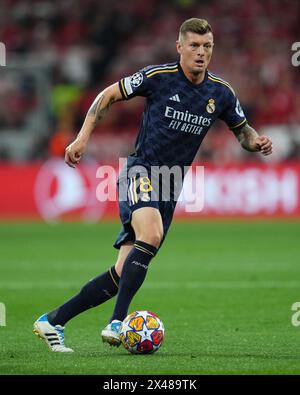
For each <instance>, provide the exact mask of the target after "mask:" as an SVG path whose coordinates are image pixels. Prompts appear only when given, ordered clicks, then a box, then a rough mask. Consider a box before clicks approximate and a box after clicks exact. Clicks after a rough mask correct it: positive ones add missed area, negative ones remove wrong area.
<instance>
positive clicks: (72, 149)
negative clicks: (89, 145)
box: [65, 139, 86, 168]
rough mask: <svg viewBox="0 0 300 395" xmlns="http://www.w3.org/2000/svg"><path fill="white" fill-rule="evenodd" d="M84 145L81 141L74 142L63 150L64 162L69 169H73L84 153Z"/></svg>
mask: <svg viewBox="0 0 300 395" xmlns="http://www.w3.org/2000/svg"><path fill="white" fill-rule="evenodd" d="M85 148H86V143H85V142H83V141H82V140H77V139H76V140H74V141H73V143H71V144H70V145H68V146H67V148H66V150H65V162H66V164H67V165H69V166H70V167H73V168H75V167H76V165H78V163H79V162H80V159H81V157H82V155H83V153H84V151H85Z"/></svg>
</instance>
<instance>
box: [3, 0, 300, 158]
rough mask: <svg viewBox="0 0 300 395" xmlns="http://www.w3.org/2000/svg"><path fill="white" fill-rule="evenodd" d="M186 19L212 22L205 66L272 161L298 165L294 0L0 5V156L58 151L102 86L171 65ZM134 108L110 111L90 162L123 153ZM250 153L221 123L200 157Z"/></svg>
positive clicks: (13, 0)
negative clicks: (266, 141) (222, 83)
mask: <svg viewBox="0 0 300 395" xmlns="http://www.w3.org/2000/svg"><path fill="white" fill-rule="evenodd" d="M190 17H199V18H206V19H208V20H209V22H210V23H211V25H212V28H213V31H214V37H215V49H214V54H213V60H212V63H211V65H210V70H211V71H212V72H214V73H216V74H217V75H219V76H221V77H223V78H224V79H226V80H227V81H228V82H230V83H231V84H232V85H233V87H234V89H235V91H236V93H237V95H238V96H239V98H240V101H241V103H242V106H243V108H244V110H245V112H246V115H247V118H248V120H249V123H250V124H251V125H253V126H254V127H256V128H257V129H258V130H259V131H260V132H262V131H263V132H264V133H266V134H268V135H270V136H271V137H272V138H273V139H274V141H275V154H274V156H273V159H272V158H270V159H268V160H271V161H283V160H291V159H295V158H299V157H300V67H293V65H292V63H291V57H292V52H291V46H292V43H293V42H296V41H300V23H299V20H300V2H299V1H298V0H264V1H261V0H251V1H247V2H240V1H239V0H228V1H219V0H209V1H208V0H164V1H160V0H147V1H139V0H127V1H122V0H85V1H82V0H81V1H80V0H65V1H58V0H55V1H54V0H4V1H2V2H1V6H0V41H1V42H3V43H4V44H5V46H6V50H7V66H6V67H2V68H1V77H0V159H2V160H41V159H45V158H47V157H49V156H56V155H63V152H64V148H65V146H66V144H67V143H68V142H69V141H71V139H72V138H73V137H74V136H75V135H76V134H77V133H78V131H79V129H80V126H81V124H82V122H83V120H84V117H85V114H86V112H87V110H88V108H89V106H90V105H91V103H92V101H93V99H94V97H95V96H96V95H97V94H98V93H99V91H101V90H102V89H103V88H104V87H105V86H107V85H108V84H111V83H113V82H115V81H117V80H119V79H120V78H121V77H123V76H125V75H129V74H132V73H134V72H135V71H137V70H138V69H140V68H142V67H144V66H145V65H148V64H157V63H167V62H172V61H175V60H176V59H177V53H176V50H175V40H176V39H177V34H178V30H179V27H180V25H181V23H182V22H183V21H184V20H185V19H187V18H190ZM142 111H143V99H140V98H138V99H134V100H131V101H129V102H121V103H118V104H116V105H115V106H113V107H112V108H111V110H110V112H109V113H108V114H107V117H106V119H105V120H104V121H103V122H102V123H101V124H100V125H99V126H98V127H97V129H96V130H95V132H94V134H93V136H92V144H90V146H89V152H88V155H87V156H88V157H90V158H95V159H96V160H106V161H110V160H111V161H114V160H116V159H118V157H119V156H126V155H127V154H128V153H129V152H130V151H131V150H132V147H133V144H134V140H135V136H136V133H137V130H138V125H139V122H140V117H141V113H142ZM276 143H277V144H276ZM249 157H250V156H249V154H248V153H247V152H246V151H243V150H241V149H240V146H239V144H237V143H236V142H235V138H234V136H233V135H232V134H231V133H230V132H229V131H228V129H227V128H226V126H225V125H224V124H223V123H221V122H220V123H218V124H217V125H215V126H214V127H213V128H212V130H211V131H210V132H209V134H208V136H207V137H206V139H205V141H204V144H203V146H202V148H201V149H200V151H199V159H200V160H209V161H211V162H214V163H226V162H230V161H232V160H239V161H246V160H248V159H249ZM256 159H258V157H256ZM261 160H263V158H262V159H261Z"/></svg>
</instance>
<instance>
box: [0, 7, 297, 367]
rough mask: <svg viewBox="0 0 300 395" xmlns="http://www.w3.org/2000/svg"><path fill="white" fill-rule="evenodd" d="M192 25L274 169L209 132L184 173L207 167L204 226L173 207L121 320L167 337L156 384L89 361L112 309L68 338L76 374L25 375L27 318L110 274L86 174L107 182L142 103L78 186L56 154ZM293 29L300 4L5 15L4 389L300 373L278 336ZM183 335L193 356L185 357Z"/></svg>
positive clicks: (285, 259) (101, 130)
mask: <svg viewBox="0 0 300 395" xmlns="http://www.w3.org/2000/svg"><path fill="white" fill-rule="evenodd" d="M192 16H196V17H202V18H206V19H208V20H209V21H210V23H211V24H212V27H213V31H214V37H215V48H214V54H213V60H212V62H211V65H210V70H211V71H212V72H214V73H216V74H217V75H219V76H221V77H223V78H224V79H225V80H227V81H228V82H230V83H231V84H232V85H233V87H234V89H235V91H236V93H237V95H238V97H239V99H240V101H241V104H242V106H243V108H244V110H245V113H246V116H247V118H248V120H249V123H250V124H251V125H253V126H254V127H255V128H256V129H257V130H258V131H259V132H260V133H261V134H266V135H268V136H270V137H271V138H272V139H273V142H274V153H273V155H271V156H270V157H268V158H264V157H263V156H261V155H259V154H249V153H247V152H246V151H244V150H242V149H241V148H240V146H239V144H238V143H237V141H236V140H235V138H234V136H233V135H232V133H230V131H228V130H227V128H226V126H225V125H224V124H222V123H221V122H220V123H217V124H216V125H215V126H214V127H213V128H212V129H211V130H210V132H209V134H208V136H207V137H206V138H205V140H204V143H203V145H202V147H201V149H200V150H199V153H198V154H197V158H196V163H197V164H200V165H204V166H205V179H204V182H205V184H204V185H205V199H204V210H202V211H201V212H194V213H188V214H187V213H186V212H185V210H184V204H179V207H178V210H177V213H176V216H177V217H176V219H175V222H174V229H172V230H171V232H170V237H169V239H168V241H167V243H166V247H164V248H163V249H162V251H161V254H160V257H159V258H157V260H158V262H159V265H155V266H154V268H153V270H152V272H151V273H149V277H150V279H149V280H148V285H147V284H145V288H144V289H143V292H141V294H139V295H138V296H137V298H136V300H135V301H134V305H133V308H143V309H144V308H149V309H150V310H151V309H152V310H153V311H154V312H156V313H157V314H158V315H161V317H162V318H163V320H164V321H166V327H167V328H169V329H168V334H169V338H168V339H169V340H168V342H166V345H165V351H164V348H162V350H161V351H160V352H159V353H161V355H162V356H165V359H163V358H160V359H158V362H157V363H156V364H157V366H156V370H155V369H154V367H153V365H151V363H150V362H149V361H148V360H145V361H144V360H142V363H141V366H140V367H137V366H136V365H134V364H133V362H132V359H129V360H128V363H127V362H126V364H122V363H121V361H119V360H116V359H115V358H112V359H110V358H111V355H110V354H111V351H107V350H102V348H101V346H100V347H99V344H98V343H99V341H98V338H97V337H98V334H97V333H98V332H97V330H98V327H99V325H104V324H105V322H106V321H105V320H106V319H107V317H108V316H109V311H110V309H111V307H112V304H109V303H108V304H107V306H106V305H105V306H104V307H103V312H104V314H103V315H102V314H101V320H100V323H99V317H98V315H99V312H98V311H97V309H96V310H95V311H91V312H89V313H87V314H85V315H84V317H83V318H82V317H79V318H76V319H75V320H74V324H73V321H72V323H70V338H71V342H72V341H73V342H74V344H75V345H74V346H75V347H76V339H75V337H76V336H78V338H80V339H81V343H80V345H79V351H80V350H81V354H80V353H79V357H78V358H79V359H78V364H77V365H76V366H77V367H76V366H74V364H71V363H70V362H66V361H65V360H63V358H61V360H60V361H59V363H58V365H57V366H56V367H53V364H52V363H51V358H50V357H49V356H48V357H47V358H46V367H41V366H37V365H36V364H35V363H34V360H33V361H32V362H28V355H29V354H28V348H26V344H30V347H31V349H33V350H34V352H35V353H36V355H37V356H38V355H40V353H42V352H43V351H44V350H43V349H42V346H41V345H39V344H37V345H36V343H35V342H34V341H35V339H31V337H30V336H31V334H29V329H28V328H29V327H30V326H31V322H32V321H33V320H34V318H35V317H36V315H37V314H39V313H42V312H43V309H47V308H48V309H50V308H51V307H53V306H54V305H56V304H58V303H61V302H62V301H63V300H64V299H65V297H66V295H70V296H71V295H72V294H73V293H74V292H76V290H77V289H78V287H80V285H81V284H83V283H84V281H85V280H86V279H88V278H90V277H92V276H93V275H96V274H97V273H98V272H101V271H103V270H104V269H106V267H107V265H109V264H111V263H112V262H113V259H114V255H113V252H112V249H111V244H112V243H113V241H114V237H115V236H116V233H117V231H118V229H119V225H118V211H117V206H116V204H115V203H113V202H109V203H107V202H99V201H98V200H97V199H96V194H95V190H96V188H97V184H98V182H99V180H97V178H96V170H97V168H98V166H99V165H106V164H110V165H112V166H114V167H115V168H116V169H117V167H118V159H119V157H126V155H127V154H128V153H130V152H131V150H132V148H133V144H134V140H135V137H136V133H137V129H138V125H139V122H140V117H141V113H142V111H143V100H142V99H139V98H137V99H134V100H131V101H129V102H121V103H118V104H116V105H114V106H113V107H112V108H111V109H110V112H109V113H108V115H107V117H106V118H105V120H104V121H103V122H102V123H101V124H100V125H99V126H98V127H97V128H96V130H95V131H94V133H93V135H92V137H91V143H90V144H89V147H88V151H87V153H86V155H85V158H84V160H83V163H82V165H81V166H80V168H79V169H78V170H76V171H74V170H72V169H69V168H68V167H67V166H66V165H64V163H63V161H62V157H63V153H64V149H65V146H66V145H67V144H68V143H69V142H70V141H72V139H73V138H74V136H75V135H76V134H77V132H78V130H79V128H80V126H81V124H82V122H83V119H84V116H85V114H86V112H87V110H88V108H89V106H90V104H91V103H92V101H93V99H94V97H95V96H96V95H97V94H98V93H99V91H101V90H102V89H103V88H104V87H105V86H107V85H108V84H110V83H113V82H115V81H117V80H119V79H120V78H121V77H123V76H125V75H130V74H132V73H133V72H135V71H137V70H138V69H140V68H142V67H144V66H145V65H148V64H156V63H165V62H170V61H174V60H176V59H177V54H176V51H175V40H176V39H177V34H178V29H179V26H180V24H181V23H182V21H183V20H184V19H187V18H189V17H192ZM299 18H300V4H299V2H298V1H296V0H283V1H279V0H267V1H263V2H261V1H258V0H253V1H251V2H238V1H235V0H228V1H227V2H222V1H217V0H210V1H196V0H168V1H167V0H166V1H158V0H148V1H147V2H141V1H137V0H128V1H126V3H125V2H123V1H117V0H114V1H111V0H110V1H108V0H101V1H94V0H86V1H85V2H84V3H83V2H80V1H75V0H68V1H63V2H60V1H51V2H50V1H46V0H45V1H38V0H37V1H18V0H4V1H2V2H1V8H0V42H2V43H4V44H5V47H6V66H5V67H0V73H1V74H0V182H1V194H0V219H1V223H0V232H1V240H2V241H3V245H2V251H3V252H2V254H1V255H2V256H1V258H0V259H1V277H0V285H1V287H0V289H1V294H0V302H2V303H4V304H5V306H6V310H7V314H6V320H7V326H6V327H4V326H0V335H1V336H6V337H7V338H6V341H5V342H4V341H3V342H2V340H1V347H3V346H4V343H5V347H4V353H3V354H2V355H3V356H5V358H3V359H2V362H1V361H0V362H1V363H0V373H9V374H10V373H25V374H32V373H60V371H59V370H58V369H60V368H61V367H62V366H63V369H64V370H63V372H64V373H78V372H82V373H106V374H109V373H121V374H122V373H130V372H132V373H143V372H148V373H157V374H159V373H177V374H180V373H196V374H199V373H218V372H221V373H224V372H225V373H268V372H269V373H278V372H290V373H296V372H298V373H299V367H300V364H299V359H298V360H295V359H293V355H294V354H293V344H294V342H295V341H299V339H298V338H299V335H298V334H297V328H295V327H293V326H292V325H291V322H290V318H291V314H292V313H291V305H292V304H293V303H294V302H296V301H297V298H298V299H299V296H298V295H299V292H298V290H299V285H300V282H299V276H297V275H299V268H298V264H297V259H299V258H298V255H299V254H298V252H297V244H298V239H297V238H298V237H299V215H300V187H299V185H300V161H299V158H300V67H294V66H293V65H292V61H291V58H292V55H293V52H292V51H291V46H292V44H293V43H294V42H299V41H300V24H299ZM194 174H195V173H194ZM110 181H111V182H112V180H110ZM190 183H192V181H191V180H190ZM177 219H178V220H177ZM182 219H183V221H182ZM190 220H192V221H190ZM91 222H92V223H93V222H94V224H90V223H91ZM86 223H89V224H88V225H87V224H86ZM199 248H200V252H199ZM187 256H188V257H189V261H190V266H186V267H185V272H184V274H182V270H181V268H182V261H185V260H186V257H187ZM99 262H100V263H99ZM50 268H51V269H50ZM170 270H171V271H172V274H171V275H170V272H169V271H170ZM179 279H181V280H180V281H179ZM197 281H198V282H197ZM45 290H46V292H45ZM275 291H276V292H275ZM171 293H172V295H173V297H172V298H168V297H167V298H166V299H168V300H164V301H162V296H167V295H170V294H171ZM274 295H275V296H274ZM191 299H192V301H191ZM25 300H26V301H27V303H25ZM171 301H172V302H171ZM263 301H264V302H263ZM246 310H248V316H247V314H245V311H246ZM198 311H200V314H198ZM225 311H226V313H225ZM271 312H272V314H271ZM195 314H196V317H195ZM214 316H218V317H219V319H220V320H221V321H222V325H223V328H222V330H221V329H220V328H219V326H218V325H217V323H216V320H215V319H214V320H212V319H211V318H212V317H214ZM20 318H22V319H24V320H25V323H26V324H24V326H22V325H19V324H18V319H20ZM235 320H237V321H238V322H235ZM2 322H3V321H2ZM95 323H97V324H95ZM195 323H196V324H197V325H198V327H200V329H201V336H200V337H201V340H199V339H198V341H199V342H200V343H197V346H196V345H195V344H193V343H192V342H191V341H190V343H188V344H184V345H183V344H182V341H183V340H182V339H185V338H186V337H189V332H188V327H189V325H195ZM13 324H15V327H17V328H18V329H16V333H17V337H18V339H19V340H18V341H16V334H15V333H14V331H12V330H11V328H12V326H13ZM24 328H25V329H24ZM86 328H88V331H89V333H90V334H91V335H90V337H89V336H88V338H87V339H86V337H85V332H84V331H85V330H86ZM92 328H93V329H92ZM4 331H6V332H4ZM72 331H73V332H72ZM178 331H179V332H180V333H182V334H181V335H180V336H178ZM298 331H299V329H298ZM72 333H73V336H74V337H73V339H72ZM75 333H76V334H77V335H75ZM212 334H215V336H211V335H212ZM297 335H298V337H297ZM272 336H273V338H272ZM2 339H3V338H2ZM83 339H84V340H83ZM270 339H271V340H270ZM296 339H298V340H296ZM28 342H29V343H28ZM232 344H234V346H233V349H230V348H231V346H232ZM266 344H267V346H266ZM17 347H21V350H22V351H21V352H19V349H18V348H17ZM98 347H99V353H100V356H101V357H103V356H104V357H105V358H106V360H107V369H106V370H105V369H104V368H103V367H99V365H98V362H97V359H96V356H97V357H98V354H97V353H98ZM265 347H267V348H265ZM174 350H175V351H174ZM186 350H188V351H186ZM245 350H246V351H245ZM11 355H12V356H13V357H11ZM276 355H277V356H279V357H278V358H277V359H276ZM247 356H248V357H247ZM178 357H179V359H178ZM8 358H10V359H8ZM13 358H15V359H13ZM88 358H90V359H89V360H87V359H88ZM0 359H1V357H0ZM123 360H124V359H123ZM116 361H117V362H116ZM179 361H181V362H179ZM229 362H230V363H229ZM116 366H117V369H118V371H115V370H114V369H115V367H116ZM80 369H82V370H80ZM103 369H104V370H103Z"/></svg>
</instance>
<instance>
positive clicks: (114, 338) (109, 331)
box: [101, 320, 122, 347]
mask: <svg viewBox="0 0 300 395" xmlns="http://www.w3.org/2000/svg"><path fill="white" fill-rule="evenodd" d="M121 328H122V321H118V320H113V321H112V322H111V323H110V324H108V325H107V326H106V327H105V328H104V329H103V331H102V332H101V336H102V341H103V343H108V344H110V345H111V346H116V347H119V345H120V344H121V340H120V331H121Z"/></svg>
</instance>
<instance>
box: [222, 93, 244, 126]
mask: <svg viewBox="0 0 300 395" xmlns="http://www.w3.org/2000/svg"><path fill="white" fill-rule="evenodd" d="M226 93H227V94H226V96H225V103H224V105H225V108H224V110H223V112H222V113H221V115H220V116H219V118H220V119H222V120H223V121H224V122H225V123H226V124H227V126H228V127H229V129H232V130H234V129H237V128H239V127H241V126H243V125H245V124H246V123H247V119H246V117H245V114H244V111H243V109H242V107H241V105H240V102H239V99H238V98H237V97H236V96H235V94H234V92H233V91H232V90H231V89H229V88H227V92H226Z"/></svg>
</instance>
